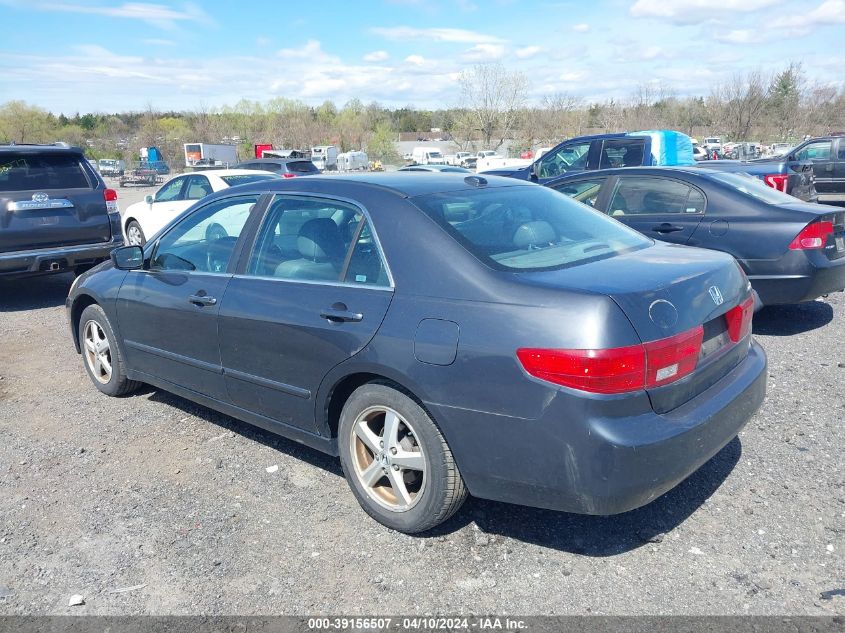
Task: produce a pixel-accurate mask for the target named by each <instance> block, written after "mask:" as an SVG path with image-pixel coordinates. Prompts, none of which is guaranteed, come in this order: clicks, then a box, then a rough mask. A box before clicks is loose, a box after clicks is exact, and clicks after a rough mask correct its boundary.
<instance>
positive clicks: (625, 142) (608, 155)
mask: <svg viewBox="0 0 845 633" xmlns="http://www.w3.org/2000/svg"><path fill="white" fill-rule="evenodd" d="M644 152H645V141H644V140H642V139H629V138H616V139H608V140H606V141H604V142H603V143H602V148H601V157H600V158H599V169H610V168H612V167H638V166H640V165H642V164H643V154H644Z"/></svg>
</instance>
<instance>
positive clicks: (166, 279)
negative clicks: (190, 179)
mask: <svg viewBox="0 0 845 633" xmlns="http://www.w3.org/2000/svg"><path fill="white" fill-rule="evenodd" d="M257 200H258V195H254V194H253V195H245V196H235V197H230V198H223V199H220V200H216V201H214V202H212V203H210V204H207V205H205V206H203V207H200V208H198V209H197V210H196V211H194V212H192V213H191V214H190V215H188V216H187V217H185V218H184V219H182V220H181V221H180V222H179V223H178V224H176V225H175V226H174V227H173V228H171V229H170V230H169V231H168V232H167V233H165V234H164V235H163V236H162V237H161V239H160V240H158V241H157V242H156V243H154V244H151V245H150V246H149V247H148V250H147V252H146V253H145V254H146V255H147V256H148V257H149V264H148V268H147V269H145V270H138V271H130V272H129V273H127V275H126V279H125V280H124V282H123V285H122V286H121V288H120V291H119V293H118V298H117V316H118V322H119V323H120V335H121V338H122V339H123V341H124V344H125V345H124V347H125V350H126V356H127V361H128V364H129V366H130V367H131V368H132V369H135V370H137V371H140V372H143V373H145V374H148V375H150V376H154V377H156V378H161V379H164V380H166V381H168V382H171V383H174V384H175V385H178V386H180V387H184V388H187V389H191V390H192V391H196V392H198V393H201V394H204V395H206V396H210V397H212V398H216V399H218V400H224V401H225V400H226V399H227V398H226V388H225V385H224V383H223V371H222V367H221V364H220V352H219V349H218V346H217V314H218V311H219V309H220V300H221V299H222V298H223V295H224V293H225V291H226V286H227V285H228V284H229V280H230V279H231V273H230V272H229V265H230V263H232V261H231V260H232V259H233V254H234V253H235V249H236V247H237V248H240V244H239V237H240V234H241V232H242V231H243V228H244V226H245V224H246V221H247V219H248V217H249V215H250V212H251V210H252V208H253V206H254V205H255V203H256V202H257ZM221 227H226V228H225V229H224V230H223V232H225V233H226V234H225V235H224V234H223V233H222V232H221Z"/></svg>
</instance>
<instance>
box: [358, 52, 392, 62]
mask: <svg viewBox="0 0 845 633" xmlns="http://www.w3.org/2000/svg"><path fill="white" fill-rule="evenodd" d="M389 57H390V55H388V54H387V51H373V52H372V53H367V54H366V55H364V61H365V62H383V61H385V60H386V59H387V58H389Z"/></svg>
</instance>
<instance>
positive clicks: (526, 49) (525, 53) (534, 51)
mask: <svg viewBox="0 0 845 633" xmlns="http://www.w3.org/2000/svg"><path fill="white" fill-rule="evenodd" d="M542 50H543V49H542V48H540V47H539V46H523V47H522V48H518V49H516V52H515V55H516V56H517V57H518V58H519V59H529V58H531V57H534V56H535V55H538V54H539V53H540V52H541V51H542Z"/></svg>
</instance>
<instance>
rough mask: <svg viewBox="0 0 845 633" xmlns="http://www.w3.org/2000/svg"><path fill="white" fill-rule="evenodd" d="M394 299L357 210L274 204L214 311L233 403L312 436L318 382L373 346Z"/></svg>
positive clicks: (310, 201)
mask: <svg viewBox="0 0 845 633" xmlns="http://www.w3.org/2000/svg"><path fill="white" fill-rule="evenodd" d="M392 298H393V288H392V284H391V281H390V277H389V275H388V272H387V268H386V266H385V264H384V259H383V257H382V254H381V249H380V247H379V245H378V243H377V240H376V237H375V234H374V232H373V231H372V228H371V224H370V222H369V220H368V219H367V217H366V216H365V214H364V212H363V211H362V210H361V209H360V208H358V207H357V206H355V205H352V204H350V203H348V202H341V201H338V200H334V199H330V198H321V197H317V196H310V195H304V196H296V195H278V196H276V197H275V198H274V200H273V202H272V203H271V204H270V207H269V209H268V211H267V213H266V215H265V218H264V221H263V223H262V226H261V228H260V230H259V233H258V236H257V239H256V240H255V246H254V248H253V250H252V252H251V253H249V254H248V256H247V257H245V258H244V261H243V262H242V264H241V266H240V267H239V270H238V274H236V275H235V277H234V278H233V279H232V281H231V283H230V284H229V286H228V288H227V290H226V295H225V296H224V297H223V302H222V305H221V307H220V352H221V357H222V362H223V371H224V376H225V380H226V387H227V388H228V392H229V395H230V397H231V400H232V402H234V404H236V405H237V406H239V407H242V408H244V409H247V410H249V411H251V412H253V413H257V414H258V415H261V416H263V417H265V418H269V419H271V420H274V421H276V422H282V423H284V424H288V425H293V426H296V427H299V428H301V429H303V430H306V431H309V432H315V430H316V422H315V409H314V406H315V397H316V393H317V389H318V387H319V386H320V383H321V382H322V380H323V378H324V377H325V375H326V374H327V373H328V372H329V371H330V370H331V369H332V368H333V367H335V366H336V365H337V364H339V363H341V362H343V361H345V360H346V359H348V358H350V357H351V356H354V355H355V354H357V353H358V352H359V351H360V350H361V349H363V348H364V346H366V345H367V343H369V341H370V339H372V337H373V336H374V335H375V333H376V330H378V328H379V326H380V325H381V322H382V320H383V319H384V315H385V314H386V313H387V308H388V306H389V305H390V301H391V299H392Z"/></svg>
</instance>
